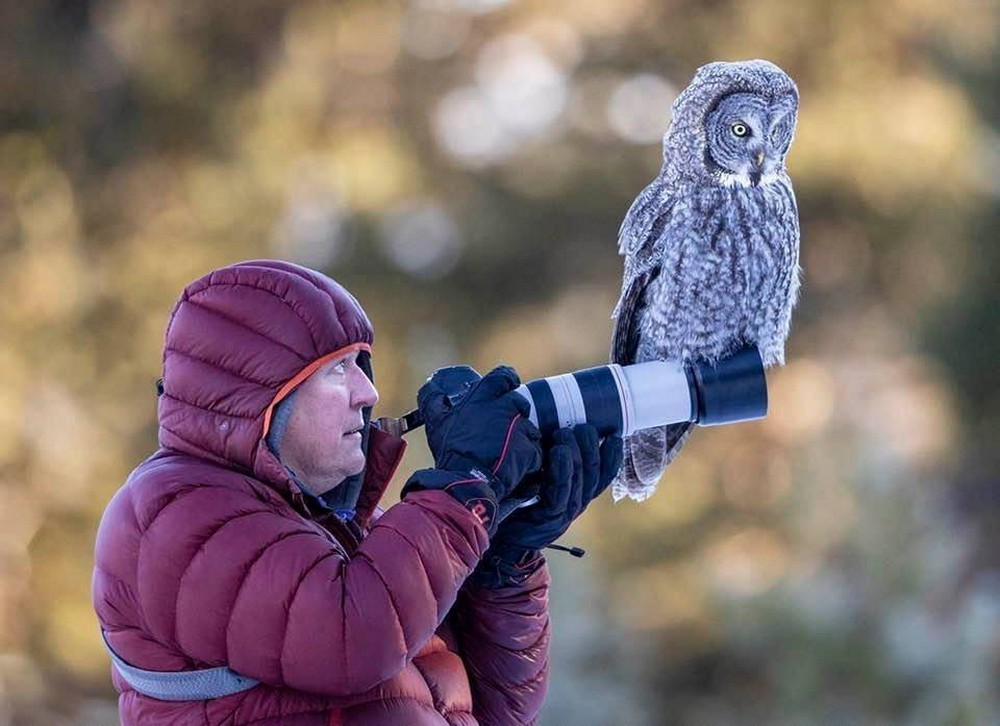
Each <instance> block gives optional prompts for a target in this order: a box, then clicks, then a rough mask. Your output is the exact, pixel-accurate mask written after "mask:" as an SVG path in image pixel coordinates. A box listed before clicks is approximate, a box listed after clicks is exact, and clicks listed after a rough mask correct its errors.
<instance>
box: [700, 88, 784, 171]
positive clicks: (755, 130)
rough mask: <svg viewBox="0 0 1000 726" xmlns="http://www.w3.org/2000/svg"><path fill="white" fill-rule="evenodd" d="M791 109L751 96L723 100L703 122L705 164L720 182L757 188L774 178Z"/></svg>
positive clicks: (747, 94)
mask: <svg viewBox="0 0 1000 726" xmlns="http://www.w3.org/2000/svg"><path fill="white" fill-rule="evenodd" d="M794 123H795V115H794V109H788V108H785V107H784V104H781V103H778V104H773V103H772V102H771V101H769V100H768V99H767V98H764V97H763V96H759V95H756V94H752V93H732V94H729V95H728V96H725V97H723V98H722V99H720V100H719V102H718V103H717V104H716V106H715V108H714V109H712V111H711V112H709V114H708V116H707V117H706V120H705V132H706V139H707V142H708V144H707V148H706V161H707V162H708V165H709V168H710V169H714V170H715V171H716V172H717V174H718V178H719V181H720V183H723V184H725V185H727V186H731V185H732V184H739V185H740V186H757V185H759V184H761V183H762V180H763V181H764V182H765V183H766V182H767V181H768V180H769V179H773V178H774V173H775V171H776V170H777V169H778V168H780V166H781V164H782V160H783V158H784V154H785V152H786V151H787V150H788V144H789V143H791V131H792V130H793V129H794Z"/></svg>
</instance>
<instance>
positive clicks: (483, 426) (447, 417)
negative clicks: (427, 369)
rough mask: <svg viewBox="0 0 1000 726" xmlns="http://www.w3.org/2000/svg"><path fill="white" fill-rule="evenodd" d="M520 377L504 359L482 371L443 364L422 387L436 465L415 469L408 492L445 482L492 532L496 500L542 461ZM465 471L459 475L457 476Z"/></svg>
mask: <svg viewBox="0 0 1000 726" xmlns="http://www.w3.org/2000/svg"><path fill="white" fill-rule="evenodd" d="M519 385H520V379H519V378H518V376H517V373H516V372H515V371H514V369H513V368H509V367H507V366H500V367H498V368H495V369H493V370H492V371H490V372H489V373H487V374H486V376H485V377H482V378H480V377H479V374H478V373H476V372H475V371H474V370H473V369H471V368H468V367H467V366H460V367H453V368H442V369H440V370H438V371H437V372H435V373H434V375H433V376H431V378H430V380H429V381H428V382H427V383H425V384H424V385H423V386H422V387H421V389H420V391H419V392H418V394H417V404H418V406H419V408H420V413H421V415H422V416H423V418H424V426H425V430H426V433H427V443H428V445H429V446H430V449H431V453H432V454H433V456H434V464H435V467H436V469H434V470H423V471H419V472H416V473H415V474H414V475H413V476H412V477H411V478H410V480H409V481H408V482H407V483H406V485H405V486H404V487H403V494H404V496H405V495H406V494H407V493H409V492H410V491H414V490H419V489H443V490H445V491H448V492H449V493H450V494H452V495H453V496H455V497H456V498H457V499H459V500H460V501H462V503H463V504H465V505H466V506H467V507H468V508H469V509H470V510H472V511H473V512H474V513H475V514H476V515H477V516H478V517H479V518H480V520H481V521H483V523H484V525H485V526H486V527H487V531H489V532H490V534H491V535H492V534H493V532H494V531H495V528H496V525H497V516H496V513H497V505H498V503H499V502H501V501H503V500H504V499H505V498H506V497H507V496H508V495H509V494H510V492H511V491H513V490H514V488H515V487H517V486H518V484H520V483H521V480H522V479H524V477H525V476H526V475H527V474H530V473H532V472H535V471H538V469H539V468H540V467H541V463H542V452H541V448H540V446H539V443H538V442H539V440H540V438H541V434H540V433H539V432H538V429H537V428H536V427H535V425H534V424H532V423H531V422H530V421H529V420H528V414H529V413H530V410H531V409H530V404H529V403H528V401H527V400H526V399H525V398H524V397H523V396H521V395H520V394H517V393H514V389H515V388H517V387H518V386H519ZM455 475H457V476H458V478H456V476H455Z"/></svg>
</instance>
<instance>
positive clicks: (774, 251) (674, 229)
mask: <svg viewBox="0 0 1000 726" xmlns="http://www.w3.org/2000/svg"><path fill="white" fill-rule="evenodd" d="M626 224H627V223H626ZM642 227H643V231H644V232H645V233H646V236H645V239H644V240H643V241H642V243H641V244H635V240H633V247H632V249H631V250H628V251H626V267H627V268H628V267H629V266H631V267H632V268H633V269H632V274H631V276H630V277H631V278H632V280H631V281H627V283H626V285H625V286H623V296H622V301H621V303H620V304H619V309H618V310H617V311H616V312H617V319H618V325H617V326H616V336H615V337H616V345H615V350H614V357H615V359H616V361H617V362H624V363H628V362H635V361H644V360H655V359H662V358H677V357H681V358H685V359H689V358H708V359H715V358H718V357H721V356H723V355H725V354H726V353H728V352H730V351H731V350H732V349H734V348H735V347H738V346H739V345H742V344H745V343H749V342H755V343H762V342H763V343H766V342H768V341H763V340H760V338H761V336H766V335H770V334H771V333H769V332H768V331H767V330H765V328H767V326H766V325H765V322H766V321H767V320H769V319H771V318H774V317H775V316H777V315H779V314H780V311H781V309H783V308H784V307H786V306H787V298H788V288H789V286H790V285H791V284H792V282H793V278H794V283H795V286H796V288H797V277H796V276H795V275H794V274H792V273H793V272H795V271H797V265H798V215H797V211H796V207H795V198H794V194H793V193H792V189H791V184H790V182H789V180H788V178H787V176H784V175H779V176H777V177H776V178H774V179H773V180H769V183H767V184H764V185H761V186H758V187H738V186H734V187H729V188H727V187H724V186H721V185H713V186H710V187H706V186H701V185H692V186H689V187H687V188H684V187H679V188H677V190H676V194H674V195H673V196H670V197H669V204H663V205H660V214H659V215H656V214H654V215H651V219H646V220H644V221H643V222H642ZM625 228H626V225H623V230H624V229H625ZM627 277H629V276H628V275H627ZM636 282H638V284H640V285H642V284H644V286H643V289H642V290H641V292H640V291H639V290H637V289H635V288H636ZM630 283H631V284H630ZM630 298H631V299H630ZM626 308H629V309H626ZM626 316H631V317H633V320H631V321H629V320H626V319H625V317H626ZM772 327H773V326H772ZM626 331H627V332H628V333H630V341H629V345H625V344H624V341H622V340H619V338H620V336H619V332H626ZM786 332H787V331H786ZM629 348H631V350H629ZM619 358H623V359H622V360H619ZM624 358H627V360H624Z"/></svg>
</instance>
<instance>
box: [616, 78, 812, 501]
mask: <svg viewBox="0 0 1000 726" xmlns="http://www.w3.org/2000/svg"><path fill="white" fill-rule="evenodd" d="M798 102H799V97H798V89H797V88H796V86H795V83H794V82H793V81H792V79H791V78H789V77H788V75H787V74H785V72H784V71H782V70H781V69H780V68H778V67H777V66H776V65H774V64H773V63H769V62H768V61H763V60H752V61H744V62H736V63H721V62H720V63H710V64H708V65H706V66H702V67H701V68H699V69H698V71H697V72H696V73H695V76H694V80H692V82H691V84H690V85H689V86H688V87H687V88H685V89H684V91H682V92H681V94H680V95H679V96H678V97H677V100H676V101H674V104H673V108H672V110H673V119H672V120H671V123H670V128H669V129H667V132H666V134H665V135H664V137H663V166H662V168H661V169H660V173H659V174H658V175H657V177H656V178H655V179H654V180H653V181H652V182H651V183H650V184H649V186H647V187H646V188H645V189H644V190H643V191H642V193H641V194H639V196H638V198H636V200H635V201H634V202H633V203H632V206H631V207H630V208H629V210H628V213H627V214H626V215H625V219H624V221H623V222H622V225H621V230H620V231H619V236H618V251H619V253H620V254H621V255H622V256H623V257H624V258H625V271H624V279H623V281H622V294H621V299H620V300H619V301H618V305H617V306H616V307H615V310H614V313H613V315H612V317H613V318H614V320H615V328H614V334H613V337H612V342H611V359H612V362H614V363H619V364H622V365H626V364H629V363H641V362H644V361H650V360H661V359H675V360H684V361H708V362H714V361H715V360H718V359H719V358H722V357H725V356H726V355H728V354H730V353H732V352H734V351H735V350H737V349H739V348H741V347H743V346H745V345H750V344H756V345H757V346H758V348H759V349H760V352H761V357H762V358H763V362H764V365H765V366H773V365H781V364H783V363H784V356H785V339H786V338H787V337H788V329H789V324H790V322H791V314H792V308H793V307H794V306H795V302H796V300H797V298H798V291H799V274H800V269H799V221H798V210H797V208H796V205H795V195H794V193H793V191H792V183H791V180H790V179H789V178H788V173H787V171H786V169H785V156H786V155H787V154H788V149H789V146H790V145H791V143H792V137H793V135H794V133H795V124H796V117H797V112H798ZM692 427H693V424H691V423H682V424H674V425H669V426H662V427H658V428H653V429H645V430H643V431H638V432H636V433H635V434H633V435H632V436H629V437H627V438H626V441H625V457H624V462H623V464H622V467H621V470H620V471H619V474H618V477H617V478H616V480H615V482H614V484H613V487H612V495H613V497H614V499H615V501H618V500H619V499H621V498H623V497H625V496H629V497H631V498H632V499H635V500H636V501H642V500H644V499H646V498H647V497H649V496H650V495H651V494H652V493H653V491H654V490H655V489H656V484H657V482H658V481H659V479H660V476H661V475H662V474H663V471H664V469H665V468H666V467H667V465H668V464H669V463H670V462H671V461H672V460H673V459H674V457H675V456H677V453H678V451H680V448H681V446H683V444H684V442H685V441H686V440H687V437H688V435H689V434H690V432H691V429H692Z"/></svg>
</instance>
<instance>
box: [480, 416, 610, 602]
mask: <svg viewBox="0 0 1000 726" xmlns="http://www.w3.org/2000/svg"><path fill="white" fill-rule="evenodd" d="M621 463H622V439H621V437H620V436H609V437H608V438H606V439H605V440H604V442H603V443H601V444H599V438H598V434H597V429H596V428H595V427H594V426H591V425H590V424H579V425H577V426H575V427H573V428H572V429H569V428H564V429H559V430H558V431H556V432H555V434H553V436H552V446H551V447H549V449H548V451H547V452H546V463H545V468H544V470H543V471H542V473H541V474H539V475H538V476H539V477H540V479H541V490H540V492H539V495H540V497H541V499H540V501H539V502H538V503H537V504H535V505H532V506H530V507H524V508H521V509H516V510H514V512H513V513H512V514H511V515H510V516H509V517H507V518H506V519H503V520H502V523H501V524H500V527H499V529H498V531H497V533H496V535H495V536H494V537H493V539H492V540H491V543H490V549H489V550H488V551H487V553H486V555H485V556H484V557H483V560H482V562H481V563H480V564H479V567H477V568H476V571H475V572H474V573H473V575H472V581H473V582H475V583H477V584H479V585H482V586H486V587H504V586H507V585H511V584H516V583H518V582H521V581H523V580H524V579H525V578H526V577H527V576H528V575H530V574H531V573H532V572H534V571H535V570H536V569H538V567H539V566H540V565H541V562H542V560H541V553H540V550H541V549H542V548H544V547H547V546H548V545H550V544H552V543H553V542H555V541H556V540H557V539H559V537H561V536H562V535H563V534H564V533H565V532H566V530H567V529H569V526H570V524H571V523H572V522H573V520H575V519H576V518H577V517H578V516H580V514H582V513H583V511H584V510H585V509H586V508H587V505H588V504H590V502H591V501H592V500H593V499H595V498H596V497H597V496H599V495H600V494H601V492H603V491H604V490H605V489H606V488H607V487H608V485H609V484H610V483H611V481H612V479H614V478H615V475H616V474H617V473H618V469H619V467H620V466H621Z"/></svg>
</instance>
